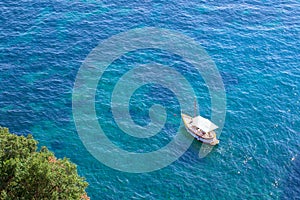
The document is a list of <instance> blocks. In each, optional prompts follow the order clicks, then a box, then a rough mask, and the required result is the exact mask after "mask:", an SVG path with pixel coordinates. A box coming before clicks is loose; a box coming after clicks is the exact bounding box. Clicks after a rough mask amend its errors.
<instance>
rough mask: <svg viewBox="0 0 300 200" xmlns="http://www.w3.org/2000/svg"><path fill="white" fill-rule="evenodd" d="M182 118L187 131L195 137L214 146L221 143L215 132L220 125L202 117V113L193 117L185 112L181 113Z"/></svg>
mask: <svg viewBox="0 0 300 200" xmlns="http://www.w3.org/2000/svg"><path fill="white" fill-rule="evenodd" d="M181 118H182V120H183V122H184V126H185V128H186V130H187V132H189V133H190V134H191V135H192V136H193V137H194V138H196V139H197V140H199V141H201V142H203V143H206V144H210V145H212V146H214V145H217V144H219V140H218V139H217V136H216V132H215V130H216V129H217V128H219V127H218V126H217V125H215V124H214V123H212V122H211V121H210V120H208V119H206V118H204V117H201V116H200V115H198V116H195V117H191V116H189V115H186V114H183V113H181Z"/></svg>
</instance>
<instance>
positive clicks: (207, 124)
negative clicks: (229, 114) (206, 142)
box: [192, 116, 219, 133]
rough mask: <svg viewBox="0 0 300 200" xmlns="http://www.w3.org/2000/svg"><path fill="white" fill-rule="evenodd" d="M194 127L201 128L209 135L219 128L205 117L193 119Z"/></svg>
mask: <svg viewBox="0 0 300 200" xmlns="http://www.w3.org/2000/svg"><path fill="white" fill-rule="evenodd" d="M192 125H193V126H196V127H198V128H200V129H201V130H202V131H204V132H206V133H208V132H210V131H213V130H215V129H217V128H219V127H218V126H217V125H215V124H214V123H212V122H211V121H209V120H208V119H205V118H204V117H201V116H197V117H194V118H193V121H192Z"/></svg>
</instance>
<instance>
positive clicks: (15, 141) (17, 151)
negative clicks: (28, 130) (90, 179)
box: [0, 127, 89, 200]
mask: <svg viewBox="0 0 300 200" xmlns="http://www.w3.org/2000/svg"><path fill="white" fill-rule="evenodd" d="M87 185H88V184H87V182H85V181H84V178H82V177H80V176H79V175H78V174H77V169H76V165H74V164H73V163H71V162H70V161H69V160H68V159H66V158H64V159H57V158H56V157H55V156H54V154H53V153H52V152H50V151H49V150H48V149H47V148H46V147H42V148H41V150H40V151H37V141H36V140H34V139H33V137H32V136H31V135H28V136H27V137H24V136H17V135H14V134H11V133H9V130H8V129H7V128H2V127H0V199H35V200H41V199H89V197H88V196H87V195H86V193H85V189H86V187H87Z"/></svg>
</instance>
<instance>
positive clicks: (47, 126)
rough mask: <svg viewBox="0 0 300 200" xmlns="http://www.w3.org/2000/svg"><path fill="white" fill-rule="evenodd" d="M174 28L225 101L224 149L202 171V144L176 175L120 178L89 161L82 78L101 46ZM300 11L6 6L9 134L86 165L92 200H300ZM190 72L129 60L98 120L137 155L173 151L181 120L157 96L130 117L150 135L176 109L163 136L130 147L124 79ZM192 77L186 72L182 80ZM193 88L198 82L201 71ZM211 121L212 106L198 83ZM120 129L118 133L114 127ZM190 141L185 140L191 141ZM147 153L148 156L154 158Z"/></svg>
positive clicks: (2, 71) (0, 109) (2, 114)
mask: <svg viewBox="0 0 300 200" xmlns="http://www.w3.org/2000/svg"><path fill="white" fill-rule="evenodd" d="M142 27H157V28H166V29H170V30H174V31H177V32H179V33H182V34H185V35H186V36H189V37H191V38H193V39H194V40H196V41H197V42H198V43H199V45H201V46H202V47H203V48H204V49H205V50H206V51H207V52H208V54H209V55H210V56H211V57H212V59H213V60H214V62H215V64H216V66H217V67H218V69H219V71H220V74H221V76H222V78H223V82H224V85H225V89H226V96H227V109H226V121H225V126H224V129H223V131H222V134H221V136H220V140H221V143H220V145H219V146H217V147H215V148H214V149H213V150H212V152H211V153H210V154H209V155H208V156H207V157H205V158H204V159H199V157H198V151H199V149H200V147H201V143H198V142H196V141H195V142H193V144H192V145H191V147H190V148H189V149H188V151H187V152H186V153H185V154H184V155H183V156H182V157H181V158H179V159H178V160H177V161H176V162H174V163H173V164H172V165H170V166H168V167H166V168H163V169H161V170H158V171H154V172H150V173H141V174H131V173H125V172H120V171H116V170H114V169H111V168H109V167H107V166H105V165H103V164H102V163H100V162H99V161H97V160H96V159H95V158H93V157H92V155H91V154H90V153H89V152H88V151H87V150H86V149H85V147H84V145H83V144H82V142H81V140H80V138H79V136H78V134H77V132H76V128H75V124H74V120H73V116H72V89H73V85H74V82H75V78H76V74H77V71H78V70H79V68H80V66H81V64H82V63H83V61H84V60H85V58H86V57H87V55H88V54H89V53H90V52H91V51H92V49H93V48H95V47H96V46H97V45H98V44H99V43H100V42H101V41H103V40H105V39H107V38H109V37H111V36H112V35H115V34H118V33H121V32H124V31H128V30H130V29H133V28H142ZM299 31H300V3H299V1H298V0H290V1H268V0H264V1H238V2H237V1H228V0H225V1H182V0H178V1H150V0H148V1H101V2H100V1H96V0H91V1H88V0H87V1H33V2H31V1H5V0H4V1H1V2H0V125H2V126H6V127H9V128H10V130H11V131H12V132H14V133H17V134H28V133H32V134H33V135H34V137H35V138H36V139H37V140H38V141H39V143H40V145H46V146H48V147H49V148H50V149H51V150H53V151H54V152H55V153H56V155H57V156H58V157H64V156H66V157H69V158H70V159H71V160H72V161H73V162H75V163H76V164H77V165H78V170H79V173H80V174H81V175H82V176H85V177H86V179H87V181H88V182H89V184H90V186H89V188H88V189H87V192H88V194H89V196H90V197H91V198H92V199H121V198H123V199H127V198H133V199H141V198H147V199H183V198H185V199H240V198H243V199H244V198H253V199H254V198H261V199H293V198H294V199H295V198H296V197H298V198H299V196H300V152H299V149H300V139H299V133H300V110H299V107H300V100H299V95H300V91H299V86H300V70H299V66H300V60H299V55H300V49H299V46H300V42H299V41H300V40H299V39H300V34H299ZM147 62H157V63H164V64H169V65H170V66H179V67H181V68H182V69H189V65H188V64H187V63H185V62H183V61H182V60H180V57H178V56H176V55H169V54H168V53H167V52H163V51H160V50H153V49H152V50H151V49H150V50H141V51H140V52H133V53H132V54H130V55H126V56H124V57H121V58H119V59H118V60H116V61H115V62H114V63H112V65H111V66H110V68H109V69H110V70H108V71H107V73H106V74H104V76H103V80H104V81H103V82H102V83H101V82H99V88H98V90H97V94H96V110H97V116H98V117H99V123H100V124H101V126H103V128H104V129H105V130H106V131H107V132H108V133H111V134H110V135H109V137H110V139H111V140H112V141H113V142H114V143H115V144H117V145H119V146H120V147H121V148H124V149H126V150H129V151H142V152H144V151H145V152H147V151H151V150H155V149H157V148H160V147H162V146H164V145H166V144H167V143H168V141H170V140H171V139H172V137H173V136H174V134H175V133H176V131H174V130H175V129H176V127H177V128H178V125H179V122H180V118H179V113H180V107H179V105H178V101H177V100H176V98H175V97H174V95H173V94H172V92H171V91H169V90H168V89H167V88H163V87H160V86H157V85H146V86H143V87H141V88H140V89H139V90H137V91H136V93H134V94H133V98H132V101H131V102H130V108H131V110H130V113H131V115H132V118H133V120H134V121H135V122H136V123H138V124H140V125H146V124H147V123H149V115H148V109H149V107H150V106H151V105H152V104H153V103H160V104H162V105H164V106H166V108H167V109H166V110H167V113H168V120H167V123H166V126H165V128H164V129H163V131H162V132H161V133H160V134H158V135H157V136H156V138H151V139H149V140H145V139H142V140H141V141H139V139H136V138H135V139H133V138H132V137H127V136H124V137H120V134H121V132H120V130H119V129H118V127H117V126H116V125H115V124H113V123H114V122H113V120H112V119H111V110H110V108H109V106H110V102H109V98H110V94H111V91H112V89H113V86H114V84H116V82H117V81H118V78H119V77H120V76H121V75H122V74H124V73H126V70H129V69H130V68H131V67H133V66H134V64H138V63H147ZM183 73H184V72H183ZM185 75H186V76H187V78H188V80H194V77H196V75H195V74H194V71H193V70H192V69H191V72H190V73H185ZM194 84H196V85H198V86H199V87H198V88H199V89H198V91H196V92H197V94H198V95H197V96H198V100H199V101H200V104H201V105H202V106H201V114H202V115H204V116H207V117H209V115H210V108H211V107H210V103H209V94H208V91H207V88H205V83H204V82H203V80H201V79H199V80H197V81H196V82H195V83H194ZM112 124H113V125H112ZM181 134H186V132H185V131H184V130H183V129H181ZM143 147H145V148H143Z"/></svg>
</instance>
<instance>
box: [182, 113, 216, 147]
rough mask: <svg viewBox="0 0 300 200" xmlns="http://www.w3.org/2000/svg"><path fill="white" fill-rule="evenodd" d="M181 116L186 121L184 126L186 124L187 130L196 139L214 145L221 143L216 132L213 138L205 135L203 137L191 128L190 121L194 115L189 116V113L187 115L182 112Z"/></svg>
mask: <svg viewBox="0 0 300 200" xmlns="http://www.w3.org/2000/svg"><path fill="white" fill-rule="evenodd" d="M181 117H182V120H183V122H184V126H185V129H186V131H187V132H188V133H189V134H191V135H192V136H193V137H194V138H195V139H196V140H198V141H201V142H203V143H205V144H209V145H212V146H214V145H217V144H219V140H218V139H217V137H216V134H215V133H214V135H213V137H211V138H204V137H201V136H199V135H197V134H195V133H194V132H193V131H192V130H191V128H190V127H189V124H190V122H191V120H192V117H191V116H188V115H186V114H181Z"/></svg>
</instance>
